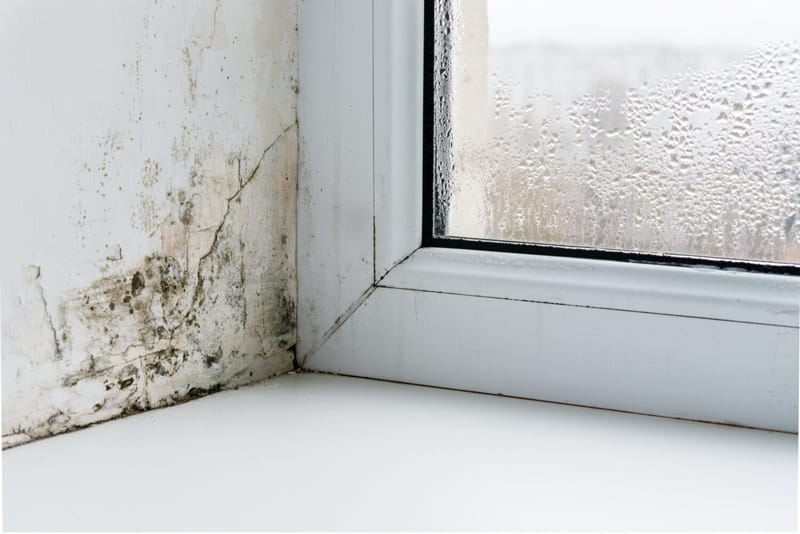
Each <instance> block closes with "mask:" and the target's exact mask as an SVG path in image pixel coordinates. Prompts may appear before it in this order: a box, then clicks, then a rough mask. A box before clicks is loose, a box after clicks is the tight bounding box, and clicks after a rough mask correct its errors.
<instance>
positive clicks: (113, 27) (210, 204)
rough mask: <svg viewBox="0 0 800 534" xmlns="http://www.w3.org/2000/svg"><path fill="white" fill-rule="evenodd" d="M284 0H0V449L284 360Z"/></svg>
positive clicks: (292, 6)
mask: <svg viewBox="0 0 800 534" xmlns="http://www.w3.org/2000/svg"><path fill="white" fill-rule="evenodd" d="M296 35H297V5H296V2H294V1H291V0H276V1H273V2H264V1H260V0H258V1H252V2H243V1H237V2H227V1H223V2H217V3H214V2H211V1H189V0H183V1H175V2H165V1H159V0H156V1H154V2H140V1H139V0H126V1H123V2H80V3H77V2H69V3H67V2H55V1H53V2H45V1H37V2H24V1H19V0H5V1H3V2H0V65H1V66H2V67H3V68H2V71H3V74H2V76H0V154H2V165H3V166H2V170H0V175H2V181H1V182H0V183H2V194H1V195H0V197H1V198H0V213H1V214H0V217H2V220H1V222H2V228H3V239H2V247H3V249H2V251H0V271H1V273H2V274H1V281H2V285H1V286H0V287H1V288H2V301H1V302H2V372H3V376H2V386H3V394H2V399H3V425H2V426H3V428H2V430H3V446H4V447H8V446H13V445H17V444H20V443H24V442H26V441H29V440H31V439H36V438H40V437H44V436H48V435H52V434H55V433H59V432H64V431H68V430H72V429H75V428H79V427H82V426H85V425H89V424H92V423H96V422H99V421H104V420H107V419H111V418H114V417H118V416H121V415H125V414H129V413H133V412H138V411H141V410H146V409H150V408H156V407H160V406H166V405H169V404H173V403H177V402H181V401H184V400H187V399H191V398H194V397H197V396H200V395H204V394H206V393H209V392H213V391H216V390H219V389H222V388H230V387H236V386H238V385H242V384H246V383H249V382H253V381H256V380H260V379H263V378H266V377H269V376H272V375H275V374H279V373H283V372H286V371H288V370H290V369H291V368H292V366H293V356H294V344H295V340H296V330H295V324H296V319H295V300H296V280H295V188H296V159H297V141H296V136H297V125H296V114H295V94H296V92H297V79H296V76H297V74H296V72H297V65H296V62H297V60H296V47H297V39H296Z"/></svg>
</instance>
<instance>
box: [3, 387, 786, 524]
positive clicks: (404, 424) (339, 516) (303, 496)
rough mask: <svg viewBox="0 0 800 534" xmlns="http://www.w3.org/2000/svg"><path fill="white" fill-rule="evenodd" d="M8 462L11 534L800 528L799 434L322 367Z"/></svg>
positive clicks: (82, 435)
mask: <svg viewBox="0 0 800 534" xmlns="http://www.w3.org/2000/svg"><path fill="white" fill-rule="evenodd" d="M210 421H214V425H217V428H216V432H214V433H212V434H210V433H209V432H208V428H209V422H210ZM220 424H221V426H219V425H220ZM3 470H4V473H3V475H4V477H3V478H4V490H5V492H4V508H5V517H4V527H5V528H6V529H9V530H39V531H44V530H54V529H57V530H76V531H88V530H101V531H112V530H120V529H122V530H130V531H142V530H156V531H170V530H190V531H208V530H225V531H233V530H249V531H263V530H282V531H289V530H300V531H322V530H328V531H330V530H342V531H375V530H391V531H403V530H426V531H445V530H456V531H472V530H481V531H490V530H491V531H500V530H514V531H530V530H546V531H555V530H579V531H585V530H603V531H624V530H631V531H647V530H667V531H684V530H688V531H699V530H717V531H749V530H759V531H761V530H786V531H793V530H795V528H796V517H797V516H796V514H797V437H796V436H792V435H786V434H779V433H772V432H762V431H755V430H744V429H734V428H728V427H723V426H719V425H704V424H698V423H688V422H682V421H674V420H668V419H661V418H656V417H646V416H637V415H629V414H620V413H614V412H608V411H602V410H593V409H584V408H576V407H572V406H560V405H554V404H545V403H537V402H531V401H524V400H519V399H507V398H498V397H491V396H486V395H473V394H469V393H460V392H453V391H443V390H437V389H431V388H423V387H413V386H403V385H398V384H390V383H386V382H378V381H373V380H357V379H352V378H346V377H333V376H321V375H313V374H301V375H296V376H285V377H281V378H278V379H274V380H271V381H268V382H265V383H262V384H259V385H256V386H253V387H249V388H242V389H240V390H237V391H227V392H222V393H218V394H216V395H212V396H209V397H206V398H203V399H198V400H196V401H193V402H191V403H187V404H183V405H181V406H175V407H172V408H167V409H163V410H156V411H152V412H148V413H144V414H139V415H134V416H131V417H127V418H125V419H121V420H117V421H113V422H110V423H106V424H103V425H100V426H97V427H93V428H89V429H87V430H83V431H79V432H74V433H71V434H65V435H61V436H57V437H54V438H50V439H46V440H42V441H39V442H36V443H32V444H29V445H26V446H24V447H19V448H15V449H11V450H7V451H5V452H4V453H3ZM120 481H124V484H119V482H120ZM154 481H157V483H154ZM109 487H114V488H115V490H114V491H108V488H109ZM89 503H90V504H89ZM576 510H580V513H575V511H576ZM42 511H46V513H42ZM232 511H235V513H232Z"/></svg>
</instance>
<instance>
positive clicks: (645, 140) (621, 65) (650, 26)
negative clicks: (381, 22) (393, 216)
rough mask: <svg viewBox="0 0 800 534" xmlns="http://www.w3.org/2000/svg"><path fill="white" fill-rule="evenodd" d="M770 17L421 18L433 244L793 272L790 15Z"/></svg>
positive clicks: (640, 6)
mask: <svg viewBox="0 0 800 534" xmlns="http://www.w3.org/2000/svg"><path fill="white" fill-rule="evenodd" d="M770 7H771V9H764V8H763V6H762V5H761V4H759V3H757V2H752V1H748V0H744V1H741V0H740V1H735V2H729V1H728V2H720V1H717V0H704V1H702V2H693V3H691V5H689V4H687V3H685V2H680V1H678V2H676V1H667V0H655V1H652V2H647V3H642V2H636V1H633V0H608V1H606V2H602V3H598V2H592V1H588V0H567V1H564V2H558V3H552V2H543V1H529V0H522V1H520V0H436V2H431V3H430V4H429V10H430V17H431V19H432V20H431V21H430V22H433V24H430V22H429V27H428V30H429V35H428V37H429V39H431V40H432V41H433V43H432V45H431V46H429V47H428V49H427V52H428V57H427V60H428V65H427V66H426V69H428V70H432V71H433V72H434V76H433V77H431V79H430V80H429V83H430V86H429V87H428V88H427V89H428V91H429V95H428V96H427V98H429V99H430V100H431V105H430V107H429V109H428V112H429V113H432V114H433V118H432V120H431V122H432V124H433V128H430V129H429V130H427V132H428V133H429V138H427V139H426V140H425V143H426V145H430V146H433V147H434V150H433V154H432V157H433V162H432V164H429V166H428V167H427V168H426V169H425V170H426V171H427V172H428V173H429V175H428V180H429V184H427V185H426V187H427V188H429V189H432V190H433V195H432V197H430V198H429V199H428V204H427V205H426V207H425V209H426V210H428V211H431V212H432V221H431V219H428V220H426V221H425V223H424V224H426V225H429V226H426V227H425V228H424V229H423V232H425V231H426V230H427V232H428V233H429V236H430V237H429V244H432V245H439V246H462V247H466V248H486V247H487V246H489V247H492V248H493V249H495V250H504V249H505V250H516V251H527V252H532V253H540V254H541V253H545V254H559V255H567V256H577V257H606V258H611V259H627V260H639V261H642V260H643V261H656V262H672V263H679V264H687V263H689V264H707V265H716V266H721V267H736V268H745V269H748V270H761V271H766V272H783V273H795V274H797V273H798V272H800V269H797V267H796V265H795V266H791V265H789V264H792V263H794V264H797V263H798V261H800V231H798V228H796V227H795V221H796V220H797V216H798V209H800V83H798V82H799V81H800V42H799V41H797V39H796V28H794V27H793V24H792V23H791V22H789V21H791V20H795V19H796V18H797V15H800V8H798V5H797V3H795V2H778V3H776V4H771V6H770ZM778 13H781V14H782V15H781V16H777V14H778ZM721 17H722V18H721ZM431 34H432V35H431ZM459 238H462V239H459ZM463 238H466V239H463ZM487 241H493V242H494V243H487ZM523 243H524V245H523ZM737 260H744V261H737Z"/></svg>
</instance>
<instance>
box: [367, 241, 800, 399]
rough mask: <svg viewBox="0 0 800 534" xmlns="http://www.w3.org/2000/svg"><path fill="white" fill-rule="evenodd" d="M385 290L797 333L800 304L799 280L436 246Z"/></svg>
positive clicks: (399, 270)
mask: <svg viewBox="0 0 800 534" xmlns="http://www.w3.org/2000/svg"><path fill="white" fill-rule="evenodd" d="M380 285H381V286H385V287H396V288H402V289H421V290H425V291H441V292H445V293H456V294H459V295H474V296H483V297H493V298H502V299H512V300H519V301H535V302H549V303H554V304H570V305H573V306H591V307H594V308H609V309H615V310H632V311H643V312H648V313H658V314H664V315H679V316H684V317H685V316H690V317H701V318H710V319H723V320H726V321H741V322H752V323H759V324H766V325H776V326H788V327H792V328H794V329H796V328H797V326H798V305H799V304H800V277H796V276H777V275H771V274H762V273H747V272H736V271H721V270H719V269H713V268H708V267H696V268H687V267H674V266H666V265H650V264H643V263H628V262H620V261H603V260H588V259H581V258H559V257H554V256H535V255H528V254H506V253H499V252H484V251H480V250H458V249H437V248H424V249H419V250H417V251H416V252H414V254H413V255H412V256H411V257H409V258H408V259H407V260H406V261H404V262H403V263H402V264H400V265H398V266H397V267H396V268H394V269H392V271H391V272H390V273H389V275H388V276H386V277H385V278H384V279H383V280H381V282H380ZM795 355H796V353H795ZM754 356H755V355H754ZM795 396H796V395H795Z"/></svg>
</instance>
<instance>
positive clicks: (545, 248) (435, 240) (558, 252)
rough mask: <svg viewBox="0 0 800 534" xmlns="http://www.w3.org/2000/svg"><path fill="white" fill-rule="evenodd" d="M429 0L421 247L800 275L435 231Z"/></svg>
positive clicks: (751, 264) (432, 9)
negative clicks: (446, 234)
mask: <svg viewBox="0 0 800 534" xmlns="http://www.w3.org/2000/svg"><path fill="white" fill-rule="evenodd" d="M437 1H438V0H424V2H425V5H424V9H423V11H424V14H423V17H424V20H423V34H424V43H423V74H422V83H423V87H422V125H423V129H422V221H421V224H422V239H421V244H420V246H421V247H439V248H451V249H452V248H456V249H466V250H482V251H487V252H507V253H516V254H529V255H539V256H560V257H565V258H582V259H596V260H610V261H619V262H630V263H644V264H655V265H669V266H678V267H708V268H716V269H720V270H731V271H746V272H755V273H768V274H779V275H793V276H800V265H795V264H790V263H780V262H767V261H750V260H741V259H734V258H721V257H720V258H717V257H706V256H692V255H681V254H662V253H652V252H635V251H627V250H616V249H604V248H592V247H583V246H570V245H555V244H545V243H534V242H521V241H501V240H492V239H476V238H466V237H453V236H440V235H436V228H435V226H436V222H435V214H436V206H437V205H438V204H439V202H438V191H437V187H436V149H435V146H436V140H435V132H434V131H435V124H436V117H435V108H436V106H435V98H436V94H435V80H434V69H435V64H434V63H435V57H434V55H435V51H436V41H435V40H436V18H435V17H436V2H437Z"/></svg>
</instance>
